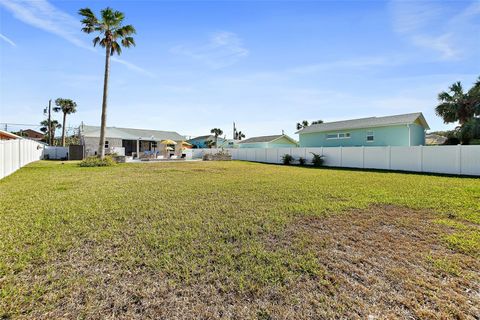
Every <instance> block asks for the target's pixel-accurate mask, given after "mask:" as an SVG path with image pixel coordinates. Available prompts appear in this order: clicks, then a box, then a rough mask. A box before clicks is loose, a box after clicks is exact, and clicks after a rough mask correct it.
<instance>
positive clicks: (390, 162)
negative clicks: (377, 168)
mask: <svg viewBox="0 0 480 320" xmlns="http://www.w3.org/2000/svg"><path fill="white" fill-rule="evenodd" d="M387 161H388V170H392V146H387Z"/></svg>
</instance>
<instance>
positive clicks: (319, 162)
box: [311, 152, 325, 167]
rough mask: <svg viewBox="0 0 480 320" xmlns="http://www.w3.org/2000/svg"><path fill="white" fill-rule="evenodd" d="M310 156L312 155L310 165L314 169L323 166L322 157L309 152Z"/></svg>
mask: <svg viewBox="0 0 480 320" xmlns="http://www.w3.org/2000/svg"><path fill="white" fill-rule="evenodd" d="M311 154H313V158H312V164H313V166H314V167H321V166H323V162H324V161H325V160H324V159H323V158H324V156H321V155H319V154H317V153H313V152H311Z"/></svg>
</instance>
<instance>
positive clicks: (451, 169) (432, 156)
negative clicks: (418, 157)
mask: <svg viewBox="0 0 480 320" xmlns="http://www.w3.org/2000/svg"><path fill="white" fill-rule="evenodd" d="M420 149H421V153H422V171H425V172H434V173H450V174H460V165H461V164H460V151H461V146H431V147H425V148H423V147H420Z"/></svg>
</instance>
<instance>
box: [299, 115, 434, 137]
mask: <svg viewBox="0 0 480 320" xmlns="http://www.w3.org/2000/svg"><path fill="white" fill-rule="evenodd" d="M417 120H419V121H420V123H421V124H422V126H423V127H424V128H425V129H427V130H428V129H430V127H429V126H428V124H427V121H426V120H425V118H424V117H423V114H422V113H421V112H415V113H407V114H399V115H393V116H386V117H369V118H361V119H352V120H344V121H335V122H325V123H319V124H314V125H311V126H308V127H306V128H303V129H302V130H299V131H297V132H296V133H311V132H327V131H337V130H350V129H362V128H372V127H386V126H392V125H402V124H410V123H414V122H415V121H417Z"/></svg>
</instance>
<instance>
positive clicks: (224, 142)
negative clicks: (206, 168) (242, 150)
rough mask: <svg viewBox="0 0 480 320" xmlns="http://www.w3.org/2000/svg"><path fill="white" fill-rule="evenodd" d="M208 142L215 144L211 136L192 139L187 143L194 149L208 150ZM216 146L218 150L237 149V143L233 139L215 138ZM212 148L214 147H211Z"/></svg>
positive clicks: (213, 137)
mask: <svg viewBox="0 0 480 320" xmlns="http://www.w3.org/2000/svg"><path fill="white" fill-rule="evenodd" d="M209 141H212V142H213V143H215V136H214V135H213V134H211V135H206V136H199V137H195V138H192V139H190V140H187V142H188V143H190V144H191V145H192V146H194V147H195V148H199V149H201V148H209V147H210V146H209ZM217 144H218V148H236V147H237V141H236V140H233V139H225V138H222V137H218V138H217ZM212 147H215V146H214V145H212Z"/></svg>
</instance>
